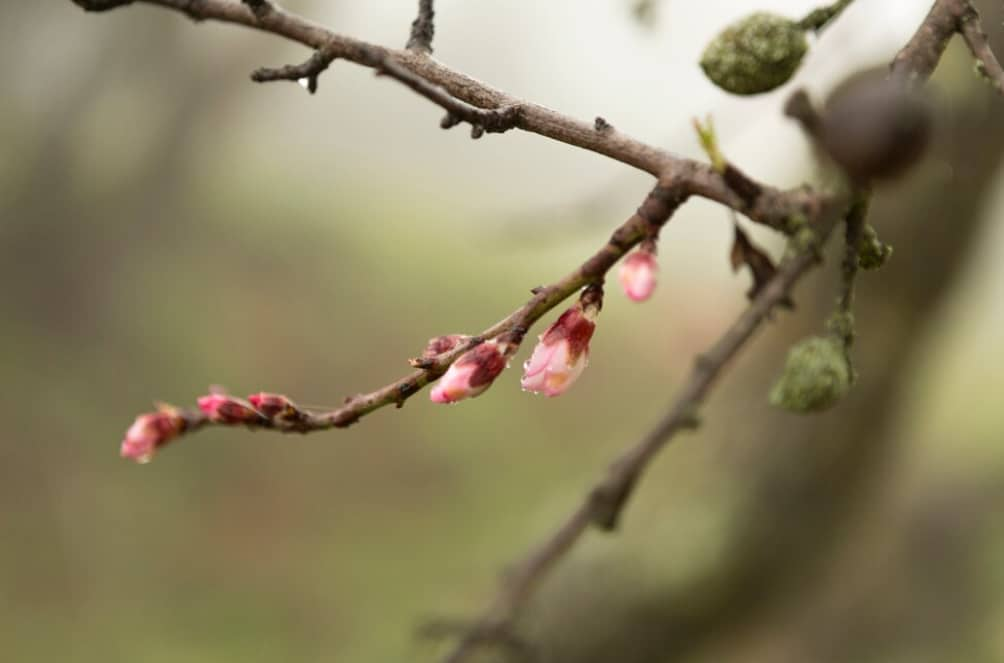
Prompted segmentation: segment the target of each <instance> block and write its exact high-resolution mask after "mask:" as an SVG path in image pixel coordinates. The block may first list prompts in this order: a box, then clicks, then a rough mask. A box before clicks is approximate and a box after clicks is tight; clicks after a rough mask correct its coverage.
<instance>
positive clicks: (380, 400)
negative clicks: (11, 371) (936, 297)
mask: <svg viewBox="0 0 1004 663" xmlns="http://www.w3.org/2000/svg"><path fill="white" fill-rule="evenodd" d="M798 193H800V192H796V193H793V195H796V194H798ZM687 196H688V194H687V193H686V191H685V187H684V186H683V185H682V183H680V182H667V183H665V184H659V185H657V186H656V187H655V188H654V189H652V191H651V192H649V194H648V195H647V196H646V197H645V200H644V201H643V202H642V204H641V206H640V207H639V208H638V211H637V212H635V213H634V214H633V215H632V216H631V217H630V218H629V219H628V220H627V221H625V222H624V223H623V224H622V225H621V226H620V227H619V228H617V230H615V231H614V232H613V234H612V235H611V236H610V239H609V240H608V241H607V243H606V244H605V245H604V246H603V247H601V248H600V249H599V251H597V252H596V253H595V254H593V256H592V257H590V258H589V259H588V260H586V261H585V262H583V263H582V264H581V265H579V266H578V267H577V268H576V269H575V270H573V271H572V272H570V273H568V274H567V275H565V277H564V278H562V279H560V280H558V281H556V282H554V283H552V284H551V285H548V286H545V287H539V288H535V289H534V294H533V296H532V297H531V298H530V299H529V300H528V301H527V302H526V303H525V304H523V306H521V307H519V308H518V309H516V310H515V311H513V312H512V313H510V314H509V315H507V316H506V317H504V318H503V319H501V320H499V321H498V322H496V323H495V324H494V325H492V326H491V327H488V328H487V329H485V330H484V331H482V332H481V333H480V334H479V335H477V336H473V337H470V338H469V339H467V340H466V341H465V342H462V343H460V344H458V345H457V346H456V347H454V348H452V349H451V350H449V351H447V352H444V353H442V354H439V355H437V356H435V357H430V358H422V359H414V360H412V362H411V363H412V365H413V366H415V367H416V368H417V369H418V370H416V371H414V372H412V373H410V374H408V375H405V376H404V377H401V378H399V379H397V380H395V381H394V382H391V383H390V384H387V385H385V386H383V387H380V388H379V389H377V390H375V391H372V392H370V393H367V394H359V395H356V396H351V397H349V398H347V399H346V400H345V403H344V404H343V405H342V406H341V407H339V408H336V409H334V410H330V411H326V412H309V411H305V410H304V411H298V415H297V416H296V417H289V418H285V417H258V418H253V419H251V420H250V421H248V420H241V421H231V422H227V421H211V420H210V419H209V418H208V417H207V416H206V415H205V414H204V413H203V412H201V411H199V410H194V409H192V410H187V409H186V410H176V411H177V414H179V415H180V416H181V417H182V418H183V419H184V427H183V430H182V431H181V432H184V433H191V432H195V431H197V430H201V429H202V428H204V427H207V426H214V425H215V426H247V427H249V428H262V429H268V430H275V431H278V432H283V433H310V432H316V431H323V430H329V429H331V428H345V427H347V426H350V425H352V424H354V423H355V422H356V421H358V420H359V419H360V418H361V417H363V416H365V415H367V414H369V413H370V412H373V411H374V410H378V409H380V408H382V407H384V406H387V405H391V404H393V405H396V406H397V407H401V406H402V405H404V402H405V401H406V400H407V399H408V398H410V397H411V396H413V395H415V394H416V393H418V392H419V391H420V390H421V389H422V387H425V386H426V385H428V384H429V383H431V382H433V381H434V380H436V378H438V377H440V376H441V375H443V373H445V372H446V369H447V368H449V367H450V365H451V364H452V363H453V362H454V361H456V359H457V358H458V357H459V356H460V355H462V354H463V353H465V352H467V351H468V350H470V349H472V348H473V347H475V346H476V345H479V344H480V343H482V342H484V341H486V340H489V339H493V338H499V337H501V336H504V335H508V336H510V337H513V338H515V339H516V342H517V343H518V340H519V339H522V337H523V335H524V334H525V333H526V331H527V330H528V329H529V328H530V327H531V326H532V325H533V324H534V323H535V322H537V320H539V319H540V318H541V317H542V316H543V315H544V314H546V313H547V312H548V311H550V310H552V309H553V308H555V307H556V306H557V305H558V304H560V303H561V302H563V301H564V300H565V299H567V298H568V297H569V296H571V295H572V294H574V293H576V292H578V291H579V290H581V289H582V288H583V287H584V286H586V285H588V284H590V283H602V282H603V278H604V275H605V274H606V273H607V271H609V269H610V268H611V267H613V265H614V264H615V263H616V262H617V261H618V260H620V258H621V257H622V256H624V254H625V253H627V252H628V251H629V250H630V249H631V248H632V247H634V246H635V245H636V244H638V243H639V242H641V241H642V240H643V239H645V238H646V237H649V236H651V234H652V233H653V232H654V231H655V230H657V229H658V228H660V227H661V226H662V225H663V224H665V223H666V222H667V221H668V220H669V219H670V218H671V217H672V215H673V213H674V212H676V210H677V209H678V208H679V207H680V205H682V204H683V203H684V201H685V200H686V199H687ZM798 199H799V200H801V196H799V198H798ZM171 439H172V440H174V439H177V438H171Z"/></svg>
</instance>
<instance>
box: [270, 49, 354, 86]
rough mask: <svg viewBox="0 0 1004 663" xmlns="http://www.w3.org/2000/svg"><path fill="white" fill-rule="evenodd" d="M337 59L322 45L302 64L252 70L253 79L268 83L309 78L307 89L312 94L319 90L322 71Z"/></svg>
mask: <svg viewBox="0 0 1004 663" xmlns="http://www.w3.org/2000/svg"><path fill="white" fill-rule="evenodd" d="M334 60H335V55H334V53H332V52H331V51H330V49H328V48H326V47H323V46H322V47H321V48H319V49H317V50H316V51H314V53H313V55H311V56H310V57H309V58H307V60H305V61H304V62H303V63H301V64H288V65H285V66H283V67H275V68H272V67H261V68H259V69H255V70H254V71H253V72H251V80H253V81H254V82H255V83H268V82H271V81H296V82H299V81H302V80H303V79H306V80H307V91H309V92H310V93H311V94H314V93H315V92H317V79H318V77H319V76H320V75H321V73H322V72H323V71H324V70H325V69H327V68H328V67H329V66H330V65H331V63H332V62H334Z"/></svg>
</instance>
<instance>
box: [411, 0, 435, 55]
mask: <svg viewBox="0 0 1004 663" xmlns="http://www.w3.org/2000/svg"><path fill="white" fill-rule="evenodd" d="M435 16H436V12H435V11H434V10H433V8H432V0H418V16H417V17H416V18H415V20H414V21H412V23H411V36H409V37H408V44H407V45H406V46H405V48H407V49H408V50H409V51H419V52H421V53H426V54H429V55H431V54H432V37H433V35H435V33H436V26H435V24H434V23H433V19H434V18H435Z"/></svg>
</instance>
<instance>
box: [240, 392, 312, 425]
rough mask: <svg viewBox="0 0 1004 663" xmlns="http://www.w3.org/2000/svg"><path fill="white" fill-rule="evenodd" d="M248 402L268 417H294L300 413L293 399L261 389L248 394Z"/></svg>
mask: <svg viewBox="0 0 1004 663" xmlns="http://www.w3.org/2000/svg"><path fill="white" fill-rule="evenodd" d="M248 402H249V403H251V405H252V406H253V407H254V408H255V409H256V410H257V411H258V412H260V413H262V414H263V415H265V417H266V418H268V419H295V418H297V417H298V416H300V414H301V413H300V409H299V408H298V407H296V405H294V404H293V401H291V400H289V399H288V398H286V397H285V396H283V395H282V394H270V393H268V392H265V391H261V392H258V393H257V394H251V395H250V396H248Z"/></svg>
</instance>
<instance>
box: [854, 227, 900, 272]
mask: <svg viewBox="0 0 1004 663" xmlns="http://www.w3.org/2000/svg"><path fill="white" fill-rule="evenodd" d="M890 257H892V247H891V246H889V245H888V244H885V243H883V242H882V240H880V239H879V237H878V233H876V232H875V229H874V228H872V227H871V226H869V225H866V226H865V227H864V228H863V229H862V230H861V243H860V244H858V265H859V266H860V267H861V269H869V270H871V269H878V268H879V267H881V266H883V265H884V264H886V262H888V261H889V258H890Z"/></svg>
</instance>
